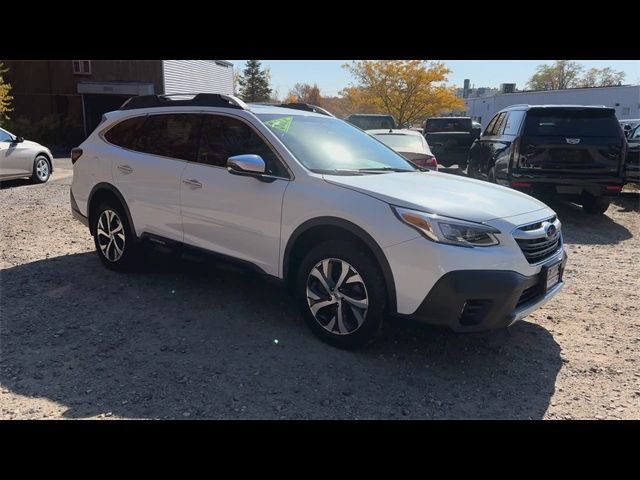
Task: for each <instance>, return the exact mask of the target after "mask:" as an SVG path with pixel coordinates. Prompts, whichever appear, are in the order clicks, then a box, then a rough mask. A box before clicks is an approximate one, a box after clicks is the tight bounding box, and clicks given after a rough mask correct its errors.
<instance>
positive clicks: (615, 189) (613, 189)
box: [604, 185, 622, 195]
mask: <svg viewBox="0 0 640 480" xmlns="http://www.w3.org/2000/svg"><path fill="white" fill-rule="evenodd" d="M604 189H605V191H606V193H608V194H610V195H617V194H618V193H620V191H621V190H622V186H621V185H607V186H606V187H604Z"/></svg>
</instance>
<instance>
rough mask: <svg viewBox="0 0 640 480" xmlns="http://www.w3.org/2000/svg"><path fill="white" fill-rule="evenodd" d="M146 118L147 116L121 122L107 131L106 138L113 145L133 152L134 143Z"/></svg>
mask: <svg viewBox="0 0 640 480" xmlns="http://www.w3.org/2000/svg"><path fill="white" fill-rule="evenodd" d="M146 117H147V116H146V115H143V116H140V117H134V118H129V119H127V120H123V121H122V122H119V123H117V124H116V125H114V126H113V127H111V128H110V129H109V130H107V132H106V133H105V134H104V138H105V139H106V140H107V142H109V143H112V144H113V145H117V146H118V147H123V148H128V149H130V150H133V148H132V143H133V140H134V139H135V135H136V132H137V130H138V129H139V128H140V127H141V126H142V124H143V123H144V119H145V118H146Z"/></svg>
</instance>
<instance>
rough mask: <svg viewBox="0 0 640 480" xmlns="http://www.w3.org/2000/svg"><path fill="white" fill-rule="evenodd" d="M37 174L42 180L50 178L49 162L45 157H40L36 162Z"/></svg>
mask: <svg viewBox="0 0 640 480" xmlns="http://www.w3.org/2000/svg"><path fill="white" fill-rule="evenodd" d="M36 175H37V176H38V180H40V181H41V182H44V181H45V180H46V179H47V178H49V162H47V161H46V160H45V159H44V158H39V159H38V162H37V163H36Z"/></svg>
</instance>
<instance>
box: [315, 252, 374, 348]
mask: <svg viewBox="0 0 640 480" xmlns="http://www.w3.org/2000/svg"><path fill="white" fill-rule="evenodd" d="M307 302H308V304H309V309H310V310H311V313H312V315H313V316H314V318H315V319H316V321H317V322H318V323H319V324H320V325H321V326H322V327H323V328H324V329H325V330H328V331H329V332H331V333H333V334H336V335H348V334H351V333H353V332H355V331H356V330H357V329H358V328H360V326H362V324H363V323H364V320H365V318H366V316H367V310H368V308H369V298H368V294H367V287H366V285H365V284H364V281H363V280H362V277H361V276H360V274H359V273H358V271H357V270H356V269H355V268H353V266H352V265H350V264H349V263H347V262H345V261H344V260H340V259H338V258H326V259H324V260H322V261H320V262H318V263H317V264H316V265H315V266H314V267H313V268H312V269H311V272H310V273H309V276H308V278H307Z"/></svg>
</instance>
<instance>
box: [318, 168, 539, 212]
mask: <svg viewBox="0 0 640 480" xmlns="http://www.w3.org/2000/svg"><path fill="white" fill-rule="evenodd" d="M324 179H325V181H327V182H329V183H331V184H333V185H340V186H342V187H345V188H349V189H351V190H355V191H358V192H361V193H364V194H367V195H370V196H372V197H374V198H377V199H379V200H382V201H384V202H387V203H389V204H391V205H397V206H400V207H405V208H413V209H415V210H422V211H425V212H429V213H435V214H437V215H443V216H447V217H452V218H458V219H461V220H470V221H473V222H486V221H489V220H494V219H497V218H506V217H512V216H515V215H522V214H524V213H529V212H533V211H536V210H541V209H545V208H548V207H547V206H546V205H545V204H544V203H542V202H540V201H539V200H536V199H535V198H533V197H531V196H529V195H526V194H524V193H521V192H518V191H516V190H512V189H510V188H507V187H501V186H499V185H495V184H492V183H488V182H484V181H480V180H473V179H470V178H466V177H460V176H457V175H452V174H449V173H436V172H410V173H406V172H404V173H395V172H394V173H384V174H371V175H349V176H339V175H324Z"/></svg>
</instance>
